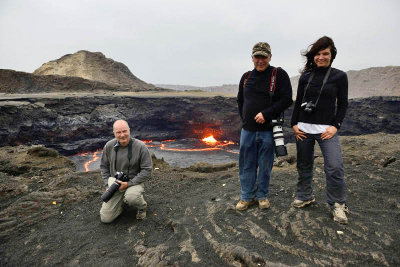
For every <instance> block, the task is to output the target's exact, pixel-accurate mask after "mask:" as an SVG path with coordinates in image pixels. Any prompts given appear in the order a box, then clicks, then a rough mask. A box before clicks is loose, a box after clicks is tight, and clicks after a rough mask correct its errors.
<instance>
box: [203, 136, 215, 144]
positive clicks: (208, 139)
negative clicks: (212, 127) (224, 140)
mask: <svg viewBox="0 0 400 267" xmlns="http://www.w3.org/2000/svg"><path fill="white" fill-rule="evenodd" d="M201 141H203V142H205V143H206V144H207V145H215V144H216V143H217V142H218V141H217V140H215V138H214V136H213V135H210V136H209V137H205V138H203V139H202V140H201Z"/></svg>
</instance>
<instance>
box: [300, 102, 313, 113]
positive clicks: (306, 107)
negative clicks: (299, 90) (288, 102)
mask: <svg viewBox="0 0 400 267" xmlns="http://www.w3.org/2000/svg"><path fill="white" fill-rule="evenodd" d="M301 107H302V108H303V109H304V111H305V112H308V113H311V112H313V111H314V109H315V104H313V102H312V101H308V102H304V103H303V104H301Z"/></svg>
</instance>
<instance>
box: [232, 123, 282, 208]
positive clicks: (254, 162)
mask: <svg viewBox="0 0 400 267" xmlns="http://www.w3.org/2000/svg"><path fill="white" fill-rule="evenodd" d="M274 150H275V145H274V138H273V136H272V131H263V132H250V131H246V130H244V129H242V132H241V134H240V150H239V151H240V152H239V179H240V185H241V187H242V190H241V196H240V199H241V200H244V201H251V200H253V199H254V198H256V199H257V200H263V199H266V198H267V197H268V192H269V181H270V178H271V171H272V166H273V164H274ZM257 170H258V174H257Z"/></svg>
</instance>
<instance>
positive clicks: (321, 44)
mask: <svg viewBox="0 0 400 267" xmlns="http://www.w3.org/2000/svg"><path fill="white" fill-rule="evenodd" d="M328 47H329V48H330V49H331V54H332V58H331V62H330V65H332V62H333V60H334V59H335V57H336V54H337V50H336V47H335V43H334V42H333V40H332V38H329V37H328V36H323V37H321V38H319V39H318V40H317V41H316V42H315V43H313V44H311V45H310V46H309V47H308V49H307V50H306V51H304V52H303V53H301V54H302V56H305V57H306V64H305V65H304V69H303V71H302V72H306V71H310V70H313V69H315V68H316V67H317V64H315V62H314V56H315V55H316V54H317V53H318V52H319V51H321V50H324V49H326V48H328Z"/></svg>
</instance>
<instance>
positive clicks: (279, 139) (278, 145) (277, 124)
mask: <svg viewBox="0 0 400 267" xmlns="http://www.w3.org/2000/svg"><path fill="white" fill-rule="evenodd" d="M282 125H283V116H282V115H281V116H280V117H279V118H278V119H274V120H272V127H273V128H272V134H273V136H274V142H275V154H276V156H277V157H282V156H286V155H287V154H288V153H287V150H286V146H285V139H284V138H283V130H282Z"/></svg>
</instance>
